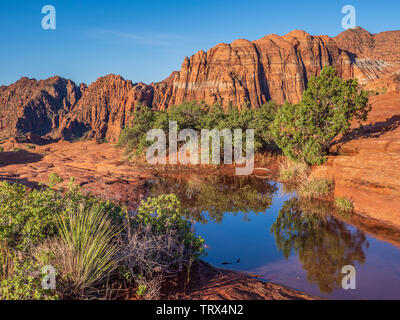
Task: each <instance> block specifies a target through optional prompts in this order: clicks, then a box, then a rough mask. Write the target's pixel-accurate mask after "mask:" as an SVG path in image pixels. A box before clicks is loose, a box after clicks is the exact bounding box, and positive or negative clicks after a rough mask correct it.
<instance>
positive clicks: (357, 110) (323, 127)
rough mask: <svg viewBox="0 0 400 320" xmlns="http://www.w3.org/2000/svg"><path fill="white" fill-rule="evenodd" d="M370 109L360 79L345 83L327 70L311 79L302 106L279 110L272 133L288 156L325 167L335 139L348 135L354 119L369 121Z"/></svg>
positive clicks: (334, 73)
mask: <svg viewBox="0 0 400 320" xmlns="http://www.w3.org/2000/svg"><path fill="white" fill-rule="evenodd" d="M370 110H371V106H370V105H368V92H367V91H364V90H362V89H361V87H360V86H359V85H358V82H357V80H356V79H351V80H341V79H340V78H339V77H337V76H336V72H335V69H334V68H333V67H325V68H323V69H322V71H321V74H320V75H319V76H316V77H311V78H310V79H309V81H308V88H307V89H306V90H305V91H304V93H303V98H302V100H301V102H300V103H299V104H297V105H291V104H289V103H286V104H284V105H283V106H282V107H280V108H279V109H278V111H277V114H276V117H275V120H274V121H273V123H272V125H271V131H272V134H273V137H274V139H275V142H276V144H277V145H278V146H279V147H280V148H281V149H282V151H283V153H284V154H285V155H286V156H288V157H290V158H291V159H293V160H296V161H306V162H308V163H310V164H321V163H323V162H324V161H325V160H326V155H327V154H328V151H329V148H330V145H331V143H332V141H333V139H334V138H335V137H336V136H337V135H338V134H345V133H346V132H348V130H349V129H350V126H351V123H352V121H353V120H358V121H359V122H360V123H361V121H363V120H366V118H367V115H368V113H369V111H370Z"/></svg>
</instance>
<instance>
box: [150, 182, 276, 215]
mask: <svg viewBox="0 0 400 320" xmlns="http://www.w3.org/2000/svg"><path fill="white" fill-rule="evenodd" d="M150 190H151V194H152V196H158V195H160V194H165V193H167V194H169V193H174V194H176V195H177V196H178V198H179V199H180V200H181V202H182V204H183V207H184V208H186V209H188V210H189V212H190V216H191V217H192V218H194V219H195V220H196V221H200V222H207V220H206V218H205V216H204V215H203V214H202V213H203V212H207V213H208V218H209V219H211V220H213V221H216V222H219V221H222V219H223V216H224V213H226V212H232V213H234V214H235V213H238V212H242V213H243V214H244V218H245V219H247V216H246V213H248V212H255V213H261V212H262V213H263V212H265V210H266V209H268V208H269V207H270V206H271V204H272V199H273V195H274V194H275V192H276V191H277V190H278V188H277V186H276V183H274V182H271V181H268V180H266V179H258V178H254V177H248V176H247V177H237V176H200V175H193V176H188V177H179V178H173V177H159V178H157V179H155V180H153V181H152V182H151V183H150Z"/></svg>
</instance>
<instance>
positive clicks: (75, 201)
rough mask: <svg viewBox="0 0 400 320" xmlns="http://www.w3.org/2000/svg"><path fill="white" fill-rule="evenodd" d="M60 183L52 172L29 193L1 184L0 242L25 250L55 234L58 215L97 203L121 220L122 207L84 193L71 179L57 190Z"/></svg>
mask: <svg viewBox="0 0 400 320" xmlns="http://www.w3.org/2000/svg"><path fill="white" fill-rule="evenodd" d="M61 182H62V180H61V179H60V178H59V177H58V176H57V175H51V176H50V180H49V183H48V185H47V186H45V185H43V186H42V187H41V188H39V189H35V190H33V191H31V192H29V191H28V190H27V189H26V187H25V186H23V185H19V184H10V183H7V182H2V183H0V203H1V206H0V241H2V242H6V243H7V245H8V246H9V247H10V248H15V249H18V250H27V249H28V248H29V247H30V246H32V245H36V244H38V243H40V242H41V241H43V240H45V239H46V238H49V237H53V236H55V235H57V234H58V222H57V221H58V218H59V217H60V216H64V215H66V214H68V213H73V212H76V210H77V209H79V208H80V207H81V206H84V207H85V208H89V207H91V206H93V205H94V204H98V205H100V206H101V207H102V208H103V209H104V210H105V211H107V212H108V213H109V214H110V215H111V216H112V217H114V218H115V219H122V215H123V213H122V212H123V210H122V208H120V207H118V206H116V205H114V204H112V203H111V202H109V201H101V200H98V199H95V198H94V197H91V196H89V195H83V193H82V192H81V189H80V188H79V187H78V186H76V185H74V184H73V181H71V182H70V184H69V185H68V187H66V188H65V189H58V188H59V184H60V183H61Z"/></svg>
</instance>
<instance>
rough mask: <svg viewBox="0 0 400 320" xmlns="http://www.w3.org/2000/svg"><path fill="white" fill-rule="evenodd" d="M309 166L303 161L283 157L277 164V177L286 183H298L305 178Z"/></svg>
mask: <svg viewBox="0 0 400 320" xmlns="http://www.w3.org/2000/svg"><path fill="white" fill-rule="evenodd" d="M308 174H309V167H308V165H307V164H306V163H305V162H295V161H292V160H289V159H285V160H284V161H283V162H281V163H280V164H279V179H280V180H281V181H283V182H286V183H288V184H293V185H294V184H300V183H301V182H302V181H304V180H306V179H307V176H308Z"/></svg>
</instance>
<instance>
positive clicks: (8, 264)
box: [0, 242, 14, 281]
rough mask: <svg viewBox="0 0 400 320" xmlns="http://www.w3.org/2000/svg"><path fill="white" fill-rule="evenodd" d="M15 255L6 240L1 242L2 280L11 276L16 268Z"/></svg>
mask: <svg viewBox="0 0 400 320" xmlns="http://www.w3.org/2000/svg"><path fill="white" fill-rule="evenodd" d="M13 257H14V255H13V253H12V251H11V250H10V249H9V248H8V246H7V244H6V243H4V242H1V243H0V281H1V280H3V279H6V278H8V277H10V276H11V275H12V274H13V270H14V259H13Z"/></svg>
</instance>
